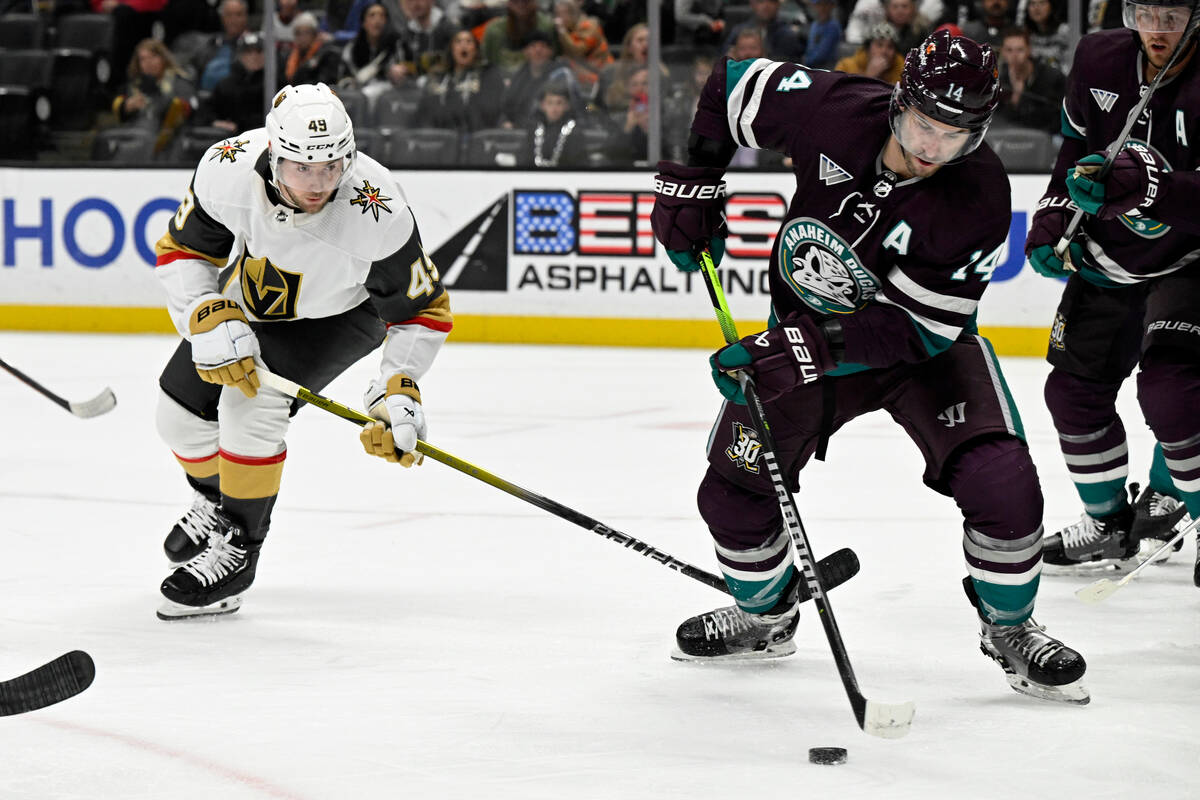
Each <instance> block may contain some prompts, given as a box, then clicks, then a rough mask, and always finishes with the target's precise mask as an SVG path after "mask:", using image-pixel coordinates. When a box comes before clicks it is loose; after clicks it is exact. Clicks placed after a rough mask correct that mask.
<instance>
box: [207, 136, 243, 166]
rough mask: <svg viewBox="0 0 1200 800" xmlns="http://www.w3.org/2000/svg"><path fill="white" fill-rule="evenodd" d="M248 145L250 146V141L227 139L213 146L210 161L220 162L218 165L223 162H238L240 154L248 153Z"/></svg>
mask: <svg viewBox="0 0 1200 800" xmlns="http://www.w3.org/2000/svg"><path fill="white" fill-rule="evenodd" d="M248 144H250V140H249V139H237V140H235V141H230V140H229V139H226V140H225V141H223V142H220V143H219V144H214V145H213V146H212V151H213V154H212V155H211V156H209V157H208V160H209V161H212V160H213V159H214V158H215V159H217V160H218V163H219V162H221V161H230V162H233V161H237V157H238V154H239V153H244V152H246V145H248Z"/></svg>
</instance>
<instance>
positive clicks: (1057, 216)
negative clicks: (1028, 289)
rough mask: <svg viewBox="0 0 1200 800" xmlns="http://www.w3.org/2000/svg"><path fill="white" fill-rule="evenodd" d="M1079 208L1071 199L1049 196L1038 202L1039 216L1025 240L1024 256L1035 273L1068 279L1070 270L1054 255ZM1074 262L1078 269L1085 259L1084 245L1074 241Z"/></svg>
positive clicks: (1037, 214) (1072, 246)
mask: <svg viewBox="0 0 1200 800" xmlns="http://www.w3.org/2000/svg"><path fill="white" fill-rule="evenodd" d="M1076 208H1077V206H1076V205H1075V204H1074V203H1073V202H1071V199H1070V198H1069V197H1061V196H1054V195H1047V196H1046V197H1043V198H1042V200H1041V202H1039V203H1038V210H1037V213H1035V214H1034V215H1033V222H1032V224H1031V225H1030V228H1029V235H1028V236H1026V237H1025V255H1026V257H1028V258H1029V263H1030V265H1031V266H1032V267H1033V269H1034V271H1035V272H1037V273H1038V274H1039V275H1045V276H1046V277H1047V278H1065V277H1067V276H1068V275H1069V274H1070V270H1069V269H1068V268H1067V266H1066V265H1065V264H1064V263H1063V260H1062V259H1061V258H1059V257H1058V256H1056V255H1055V254H1054V248H1055V246H1056V245H1057V244H1058V241H1059V239H1061V238H1062V235H1063V233H1065V232H1066V230H1067V225H1068V224H1069V223H1070V222H1071V217H1072V215H1074V213H1075V209H1076ZM1069 250H1070V257H1071V263H1072V264H1074V265H1075V268H1076V269H1078V267H1079V264H1080V262H1081V260H1082V259H1083V246H1082V245H1079V244H1076V243H1075V242H1072V243H1071V245H1070V248H1069Z"/></svg>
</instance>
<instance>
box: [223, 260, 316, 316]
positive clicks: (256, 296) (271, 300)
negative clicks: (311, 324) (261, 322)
mask: <svg viewBox="0 0 1200 800" xmlns="http://www.w3.org/2000/svg"><path fill="white" fill-rule="evenodd" d="M238 271H239V272H240V273H241V282H242V299H243V300H245V301H246V306H247V307H249V309H250V310H251V311H252V312H253V313H254V316H256V317H258V318H259V319H270V320H282V319H295V318H296V301H297V300H298V299H299V297H300V281H301V280H302V279H303V278H304V276H303V275H301V274H300V273H298V272H288V271H286V270H282V269H280V268H279V267H277V266H275V265H274V264H272V263H271V262H270V261H269V260H268V259H266V258H252V257H251V256H250V254H249V253H248V252H245V251H243V253H242V259H241V261H240V262H238Z"/></svg>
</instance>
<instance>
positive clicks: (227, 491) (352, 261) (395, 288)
mask: <svg viewBox="0 0 1200 800" xmlns="http://www.w3.org/2000/svg"><path fill="white" fill-rule="evenodd" d="M157 251H158V261H157V267H156V272H157V273H158V276H159V278H160V279H161V280H162V282H163V286H164V288H165V289H166V293H167V306H168V310H169V311H170V314H171V318H172V320H173V321H174V322H175V325H176V327H177V328H178V329H179V332H180V334H182V336H183V337H184V339H183V341H182V342H180V343H179V347H178V348H177V349H176V351H175V353H174V355H173V356H172V357H171V359H170V361H169V362H168V363H167V366H166V368H165V369H164V370H163V372H162V376H161V377H160V378H159V387H160V390H161V391H160V394H159V403H158V430H159V434H160V435H161V436H162V438H163V440H164V441H165V442H166V443H167V444H168V446H170V448H171V450H172V452H173V453H174V455H175V457H176V459H177V460H178V462H179V464H180V466H182V467H183V470H184V472H185V474H186V476H187V480H188V483H189V484H190V485H191V486H192V488H193V489H194V490H195V492H196V500H195V503H194V504H193V506H192V508H191V510H190V511H189V512H188V513H187V514H186V515H184V517H183V518H182V519H180V520H179V522H178V523H177V524H176V525H175V527H174V528H173V529H172V530H171V532H170V533H169V534H168V535H167V539H166V542H165V543H164V549H165V550H166V552H167V557H168V558H169V559H170V560H171V561H172V562H173V563H174V564H175V567H176V568H175V569H174V571H173V572H172V573H171V575H169V576H168V577H167V579H166V580H164V581H163V583H162V586H161V591H162V594H163V596H164V597H165V598H166V602H165V603H164V605H163V607H162V608H161V609H160V610H159V612H158V615H159V616H160V617H161V618H163V619H174V618H178V617H189V616H200V615H211V614H223V613H229V612H232V611H236V610H237V609H238V607H239V605H240V603H241V599H240V598H241V594H242V593H243V592H244V591H245V590H246V589H248V588H249V587H250V584H251V583H252V582H253V580H254V577H255V572H256V569H257V565H258V559H259V555H260V551H261V548H262V545H263V541H264V540H265V539H266V536H267V531H268V529H269V528H270V522H271V511H272V508H273V507H274V505H275V499H276V496H277V495H278V493H279V486H280V479H281V476H282V473H283V465H284V461H285V459H286V457H287V446H286V444H285V442H284V437H285V434H286V433H287V428H288V424H289V419H290V417H291V415H292V414H294V413H295V412H296V410H297V409H298V408H299V406H300V403H299V401H293V399H292V398H291V397H289V396H287V395H284V394H282V393H280V392H277V391H275V390H274V389H269V388H265V387H260V385H259V379H258V374H257V365H258V363H260V362H262V363H265V365H266V366H267V367H269V368H270V369H272V370H273V371H275V372H277V373H279V374H280V375H283V376H285V377H287V378H290V379H292V380H296V381H300V382H302V383H303V384H305V385H306V386H310V387H312V388H313V389H314V390H315V391H320V387H322V386H325V385H326V384H328V383H329V382H330V381H331V380H333V379H334V378H336V377H337V376H338V375H340V374H341V373H342V372H343V371H344V370H345V369H346V368H348V367H349V366H350V365H351V364H353V363H355V362H356V361H358V360H359V359H360V358H362V357H363V356H365V355H367V354H368V353H370V352H371V351H372V350H375V349H376V348H377V347H379V346H380V344H382V345H383V351H382V358H381V364H380V371H379V376H378V378H377V379H376V380H375V381H373V382H372V384H371V386H370V387H369V388H368V390H367V396H366V398H365V399H364V402H365V405H366V408H368V409H370V411H371V415H372V416H374V417H376V418H377V419H379V420H381V421H380V422H376V423H372V424H370V425H368V426H366V427H365V428H364V429H363V431H362V434H361V439H362V444H363V447H364V449H365V450H366V452H367V453H369V454H371V455H376V456H380V457H383V458H386V459H389V460H391V461H399V462H400V463H401V464H403V465H404V466H409V465H411V464H412V463H413V462H414V459H415V458H419V456H418V455H417V454H416V453H415V452H414V450H415V448H416V443H417V439H418V438H419V437H423V436H424V434H425V414H424V412H423V410H422V406H421V395H420V392H419V391H418V389H417V384H416V381H418V380H420V378H421V377H422V376H423V375H424V374H425V373H426V372H427V371H428V370H429V368H430V367H431V366H432V363H433V360H434V357H435V356H436V355H437V353H438V351H439V350H440V348H441V345H442V343H443V342H444V341H445V339H446V336H447V334H448V333H449V331H450V328H451V325H452V320H451V315H450V301H449V297H448V296H447V294H446V291H445V289H444V288H443V287H442V284H441V281H440V279H439V277H438V272H437V269H436V268H435V267H434V265H433V264H432V262H430V261H429V259H428V257H427V256H426V255H425V251H424V249H423V248H422V246H421V237H420V234H419V232H418V230H417V223H416V218H415V217H414V215H413V213H412V211H411V210H410V209H409V207H408V204H407V202H406V200H405V198H404V193H403V191H402V190H401V188H400V186H399V185H398V184H397V183H396V182H395V180H394V179H393V178H392V176H391V174H390V173H389V172H388V171H387V169H385V168H384V167H382V166H381V165H380V164H379V163H378V162H376V161H374V160H373V159H371V158H370V156H367V155H366V154H364V153H360V152H358V151H357V148H356V147H355V143H354V128H353V125H352V123H351V121H350V117H349V115H348V114H347V113H346V109H345V107H344V106H343V105H342V101H341V100H339V99H338V98H337V96H336V95H335V94H333V92H331V91H330V89H329V88H328V87H327V86H325V84H323V83H318V84H304V85H300V86H287V87H284V88H283V89H281V90H280V91H279V92H278V93H277V94H276V95H275V99H274V102H273V103H272V106H271V109H270V111H269V112H268V114H267V119H266V127H265V128H259V129H256V130H252V131H247V132H246V133H243V134H240V135H238V136H234V137H231V138H229V139H227V140H225V141H224V142H221V143H219V144H217V145H215V146H213V147H212V148H210V149H209V151H208V152H207V153H206V154H205V156H204V157H203V158H202V159H201V161H200V164H199V166H197V168H196V172H195V174H194V175H193V177H192V183H191V186H190V187H189V188H188V191H187V194H186V195H185V197H184V200H183V202H182V203H181V204H180V206H179V210H178V211H177V212H176V214H175V216H174V218H173V219H172V220H171V222H170V225H169V226H168V229H167V233H166V234H165V235H164V236H163V237H162V239H160V240H159V242H158V245H157ZM396 447H398V448H399V449H400V450H401V451H403V452H402V454H398V453H397V452H396Z"/></svg>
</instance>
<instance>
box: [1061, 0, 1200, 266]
mask: <svg viewBox="0 0 1200 800" xmlns="http://www.w3.org/2000/svg"><path fill="white" fill-rule="evenodd" d="M1197 26H1200V3H1197V4H1196V5H1195V6H1193V7H1192V13H1191V16H1189V17H1188V21H1187V24H1186V25H1185V26H1184V28H1183V35H1182V36H1180V37H1179V44H1177V45H1175V49H1174V50H1173V51H1171V57H1170V58H1169V59H1167V63H1166V65H1165V66H1164V67H1163V68H1162V69H1160V70H1159V71H1158V74H1156V75H1155V76H1154V78H1153V79H1152V80H1151V81H1150V84H1149V85H1148V86H1147V87H1146V91H1144V92H1142V97H1141V99H1140V100H1138V102H1137V105H1135V106H1134V107H1133V110H1132V111H1130V112H1129V116H1128V117H1126V118H1125V127H1123V128H1121V133H1120V135H1118V136H1117V138H1116V140H1115V141H1114V142H1113V143H1112V144H1110V145H1109V146H1108V151H1107V152H1106V153H1105V156H1104V163H1103V164H1101V165H1100V169H1099V170H1098V171H1097V172H1096V177H1095V178H1094V180H1095V181H1096V183H1103V182H1104V179H1105V178H1107V177H1108V173H1109V172H1110V171H1112V165H1113V162H1114V161H1115V160H1116V159H1117V156H1118V155H1120V153H1121V150H1122V149H1124V147H1125V142H1126V141H1128V139H1129V134H1130V133H1131V132H1132V131H1133V126H1134V125H1136V124H1137V120H1138V117H1140V116H1141V115H1142V112H1143V111H1144V110H1145V109H1146V106H1148V105H1149V104H1150V98H1151V97H1152V96H1153V95H1154V90H1155V89H1157V88H1158V85H1159V84H1160V83H1162V80H1163V77H1164V76H1165V75H1166V74H1167V73H1168V72H1170V71H1171V67H1173V66H1175V62H1176V61H1177V60H1179V57H1180V56H1181V55H1183V53H1184V51H1185V50H1187V48H1188V44H1189V42H1190V41H1191V38H1192V34H1193V33H1195V32H1196V27H1197ZM1083 215H1084V211H1083V209H1082V208H1076V209H1075V214H1074V215H1073V216H1072V217H1071V221H1070V223H1068V224H1067V229H1066V230H1065V231H1063V235H1062V238H1061V239H1059V240H1058V244H1056V245H1055V246H1054V255H1056V256H1058V257H1059V258H1060V259H1064V261H1065V258H1064V254H1065V253H1066V252H1067V248H1068V247H1069V246H1070V244H1071V239H1072V238H1074V236H1075V232H1076V231H1078V230H1079V226H1080V225H1081V224H1082V223H1083ZM1067 263H1069V262H1067Z"/></svg>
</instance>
